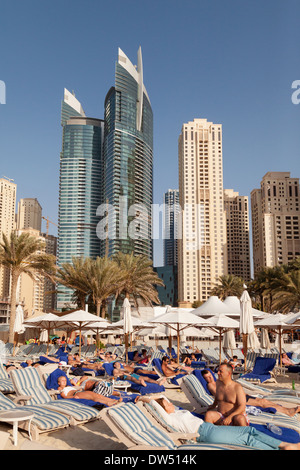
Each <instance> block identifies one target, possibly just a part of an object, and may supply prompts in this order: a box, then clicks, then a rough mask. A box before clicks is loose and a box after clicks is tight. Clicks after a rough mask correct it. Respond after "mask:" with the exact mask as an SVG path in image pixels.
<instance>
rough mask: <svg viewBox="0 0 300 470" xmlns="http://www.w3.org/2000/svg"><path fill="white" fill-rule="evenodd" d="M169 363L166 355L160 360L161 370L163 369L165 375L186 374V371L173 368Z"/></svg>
mask: <svg viewBox="0 0 300 470" xmlns="http://www.w3.org/2000/svg"><path fill="white" fill-rule="evenodd" d="M170 364H171V361H170V359H169V358H168V356H164V357H163V358H162V360H161V370H162V371H163V374H164V375H165V377H174V375H179V374H186V373H187V372H186V371H182V370H175V369H174V367H173V366H172V365H170Z"/></svg>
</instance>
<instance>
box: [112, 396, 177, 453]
mask: <svg viewBox="0 0 300 470" xmlns="http://www.w3.org/2000/svg"><path fill="white" fill-rule="evenodd" d="M108 414H109V416H110V417H111V419H112V420H113V421H114V423H115V424H116V425H117V426H118V427H119V428H120V429H121V430H122V431H123V432H124V433H125V434H127V435H128V437H129V438H130V439H132V440H133V441H134V442H135V443H136V444H141V445H149V446H154V447H159V446H166V447H167V448H169V449H174V448H175V445H174V442H173V441H172V439H170V438H169V436H168V435H167V433H166V432H164V431H162V430H160V429H158V428H157V427H156V426H155V425H154V424H153V423H151V421H150V420H149V419H148V418H147V417H146V416H145V415H144V414H143V412H142V411H141V410H140V409H139V408H138V407H137V406H136V405H134V404H133V403H126V404H124V405H122V406H118V407H116V408H114V407H112V408H109V409H108Z"/></svg>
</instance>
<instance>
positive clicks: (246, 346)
mask: <svg viewBox="0 0 300 470" xmlns="http://www.w3.org/2000/svg"><path fill="white" fill-rule="evenodd" d="M243 349H244V371H245V372H246V362H247V350H248V334H245V333H244V334H243Z"/></svg>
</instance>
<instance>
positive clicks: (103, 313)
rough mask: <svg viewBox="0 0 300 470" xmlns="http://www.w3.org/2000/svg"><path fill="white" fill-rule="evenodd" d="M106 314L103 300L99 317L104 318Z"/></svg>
mask: <svg viewBox="0 0 300 470" xmlns="http://www.w3.org/2000/svg"><path fill="white" fill-rule="evenodd" d="M105 314H106V301H105V300H104V301H103V302H102V305H101V318H105Z"/></svg>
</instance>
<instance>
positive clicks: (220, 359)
mask: <svg viewBox="0 0 300 470" xmlns="http://www.w3.org/2000/svg"><path fill="white" fill-rule="evenodd" d="M221 347H222V331H221V330H220V337H219V362H220V364H221V362H222V354H221Z"/></svg>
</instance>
